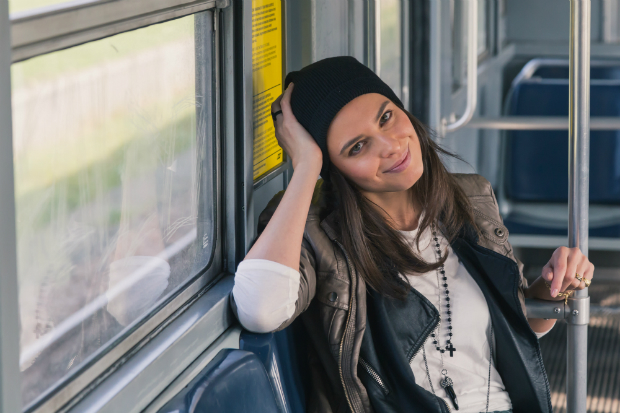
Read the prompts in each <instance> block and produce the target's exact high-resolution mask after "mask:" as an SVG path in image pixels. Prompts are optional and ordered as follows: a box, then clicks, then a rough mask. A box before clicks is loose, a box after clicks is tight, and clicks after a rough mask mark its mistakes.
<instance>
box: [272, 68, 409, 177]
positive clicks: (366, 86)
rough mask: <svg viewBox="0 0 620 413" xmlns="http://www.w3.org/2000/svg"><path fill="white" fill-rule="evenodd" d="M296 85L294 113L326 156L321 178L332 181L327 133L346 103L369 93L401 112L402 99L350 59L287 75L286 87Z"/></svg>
mask: <svg viewBox="0 0 620 413" xmlns="http://www.w3.org/2000/svg"><path fill="white" fill-rule="evenodd" d="M291 82H293V83H294V84H295V88H294V89H293V94H292V95H291V109H292V110H293V114H294V115H295V117H296V118H297V121H298V122H299V123H300V124H301V125H302V126H303V127H304V128H306V130H307V131H308V132H309V133H310V135H312V137H313V138H314V140H315V141H316V143H317V144H318V145H319V148H321V152H322V153H323V167H322V168H321V177H322V178H323V179H325V180H327V179H328V178H329V168H330V164H331V162H330V161H329V154H328V153H327V130H328V129H329V125H330V124H331V122H332V120H333V119H334V117H335V116H336V114H337V113H338V112H339V111H340V109H342V108H343V107H344V106H345V105H346V104H347V103H349V102H350V101H352V100H353V99H355V98H356V97H358V96H361V95H364V94H366V93H379V94H381V95H383V96H385V97H387V98H388V99H390V100H391V101H392V102H394V104H396V105H398V106H399V107H400V108H402V107H403V104H402V103H401V101H400V99H398V97H397V96H396V94H395V93H394V92H393V91H392V89H391V88H390V87H389V86H388V85H386V84H385V83H384V82H383V81H382V80H381V79H380V78H379V76H377V75H376V74H375V73H374V72H373V71H372V70H370V69H369V68H368V67H366V66H364V65H363V64H362V63H360V62H358V61H357V60H356V59H355V58H354V57H351V56H338V57H328V58H327V59H323V60H319V61H318V62H314V63H312V64H310V65H308V66H306V67H304V68H302V69H301V70H299V71H296V72H290V73H289V74H288V75H286V79H285V81H284V87H285V88H286V87H288V85H289V83H291Z"/></svg>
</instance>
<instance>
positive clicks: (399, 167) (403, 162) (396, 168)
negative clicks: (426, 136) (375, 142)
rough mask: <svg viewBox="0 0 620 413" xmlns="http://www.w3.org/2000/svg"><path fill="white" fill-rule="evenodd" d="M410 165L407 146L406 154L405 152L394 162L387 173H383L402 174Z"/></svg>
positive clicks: (409, 154)
mask: <svg viewBox="0 0 620 413" xmlns="http://www.w3.org/2000/svg"><path fill="white" fill-rule="evenodd" d="M410 163H411V153H410V152H409V147H408V146H407V152H405V155H404V156H403V157H402V158H401V159H399V160H398V161H396V163H395V164H394V165H392V167H391V168H390V169H388V170H387V171H385V172H384V173H386V174H387V173H398V172H402V171H404V170H405V169H407V167H408V166H409V164H410Z"/></svg>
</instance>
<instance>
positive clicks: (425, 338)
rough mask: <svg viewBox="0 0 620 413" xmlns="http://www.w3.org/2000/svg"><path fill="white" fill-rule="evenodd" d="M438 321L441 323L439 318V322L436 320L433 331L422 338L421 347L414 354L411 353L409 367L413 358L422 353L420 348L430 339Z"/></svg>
mask: <svg viewBox="0 0 620 413" xmlns="http://www.w3.org/2000/svg"><path fill="white" fill-rule="evenodd" d="M440 321H441V316H439V320H437V322H436V323H435V325H434V326H433V329H432V330H431V331H430V332H429V333H428V334H427V335H426V337H424V342H423V343H422V345H421V346H420V347H418V349H417V350H416V351H415V353H413V355H412V356H411V357H409V365H411V362H412V361H413V359H414V358H415V356H417V355H418V354H419V353H420V351H422V347H424V345H425V344H426V342H427V341H428V338H429V337H430V335H431V333H432V332H433V331H435V329H436V328H437V325H438V324H439V322H440Z"/></svg>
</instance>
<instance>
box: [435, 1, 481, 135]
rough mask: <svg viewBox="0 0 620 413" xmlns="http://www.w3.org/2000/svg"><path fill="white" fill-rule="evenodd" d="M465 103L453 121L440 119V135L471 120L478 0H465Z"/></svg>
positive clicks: (475, 93) (475, 82) (475, 79)
mask: <svg viewBox="0 0 620 413" xmlns="http://www.w3.org/2000/svg"><path fill="white" fill-rule="evenodd" d="M467 3H468V5H469V7H468V9H467V43H468V44H467V105H466V106H465V112H463V115H461V117H460V118H459V119H458V120H457V121H456V122H454V123H448V120H447V119H446V118H443V119H442V120H441V130H440V135H441V136H445V134H446V133H448V132H454V131H456V130H458V129H460V128H462V127H463V126H465V125H467V122H469V121H470V120H471V118H472V117H473V116H474V112H475V111H476V104H477V100H478V0H467Z"/></svg>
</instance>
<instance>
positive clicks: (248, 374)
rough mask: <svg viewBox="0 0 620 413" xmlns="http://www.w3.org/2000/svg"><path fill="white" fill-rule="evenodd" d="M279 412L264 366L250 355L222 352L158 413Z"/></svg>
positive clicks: (253, 355) (241, 352) (232, 350)
mask: <svg viewBox="0 0 620 413" xmlns="http://www.w3.org/2000/svg"><path fill="white" fill-rule="evenodd" d="M213 412H230V413H245V412H247V413H274V412H278V405H277V403H276V400H275V396H274V393H273V390H272V388H271V384H270V382H269V378H268V377H267V373H266V372H265V368H264V366H263V363H262V362H261V361H260V360H259V359H258V357H257V356H256V355H255V354H254V353H251V352H248V351H243V350H234V349H223V350H221V351H220V352H219V353H218V354H217V356H215V358H214V359H213V360H211V361H210V362H209V364H208V365H207V367H206V368H205V369H204V370H203V371H202V372H201V373H200V374H199V375H198V376H197V377H196V378H194V379H193V380H192V381H191V382H190V383H189V384H188V385H187V386H186V387H185V388H184V389H183V390H182V391H181V392H179V394H177V395H176V396H175V397H174V398H173V399H172V400H170V402H168V403H167V404H166V405H165V406H164V407H163V408H162V409H160V410H159V412H158V413H213Z"/></svg>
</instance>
